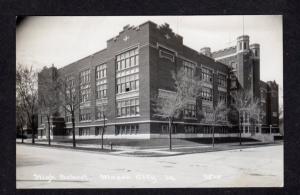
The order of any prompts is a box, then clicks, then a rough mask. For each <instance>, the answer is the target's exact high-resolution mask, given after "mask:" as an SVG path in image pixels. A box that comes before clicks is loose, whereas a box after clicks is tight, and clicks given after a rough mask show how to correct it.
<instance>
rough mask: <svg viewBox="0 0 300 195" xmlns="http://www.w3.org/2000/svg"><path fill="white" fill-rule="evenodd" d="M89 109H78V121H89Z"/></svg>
mask: <svg viewBox="0 0 300 195" xmlns="http://www.w3.org/2000/svg"><path fill="white" fill-rule="evenodd" d="M90 120H91V111H90V109H80V110H79V121H90Z"/></svg>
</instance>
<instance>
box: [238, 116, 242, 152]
mask: <svg viewBox="0 0 300 195" xmlns="http://www.w3.org/2000/svg"><path fill="white" fill-rule="evenodd" d="M240 114H241V113H240V111H239V120H238V121H239V125H238V126H239V134H240V146H241V145H242V132H241V119H240Z"/></svg>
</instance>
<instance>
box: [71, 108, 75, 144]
mask: <svg viewBox="0 0 300 195" xmlns="http://www.w3.org/2000/svg"><path fill="white" fill-rule="evenodd" d="M72 133H73V147H74V148H75V147H76V140H75V117H74V111H72Z"/></svg>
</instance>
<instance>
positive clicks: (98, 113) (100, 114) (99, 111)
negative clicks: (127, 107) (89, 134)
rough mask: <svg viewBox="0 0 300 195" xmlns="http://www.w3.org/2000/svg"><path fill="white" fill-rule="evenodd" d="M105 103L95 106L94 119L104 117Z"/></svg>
mask: <svg viewBox="0 0 300 195" xmlns="http://www.w3.org/2000/svg"><path fill="white" fill-rule="evenodd" d="M105 112H106V105H102V106H97V107H96V120H99V119H104V115H105V114H106V113H105Z"/></svg>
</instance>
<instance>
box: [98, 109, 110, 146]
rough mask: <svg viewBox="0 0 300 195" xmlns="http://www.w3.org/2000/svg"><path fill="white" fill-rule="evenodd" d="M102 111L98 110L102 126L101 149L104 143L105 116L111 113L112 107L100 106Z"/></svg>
mask: <svg viewBox="0 0 300 195" xmlns="http://www.w3.org/2000/svg"><path fill="white" fill-rule="evenodd" d="M102 109H103V110H102V111H101V112H100V115H101V116H100V118H102V119H103V128H102V129H101V149H102V150H103V144H104V134H105V131H106V120H107V116H109V115H110V114H111V113H112V109H110V108H109V107H107V105H105V106H103V107H102Z"/></svg>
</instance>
